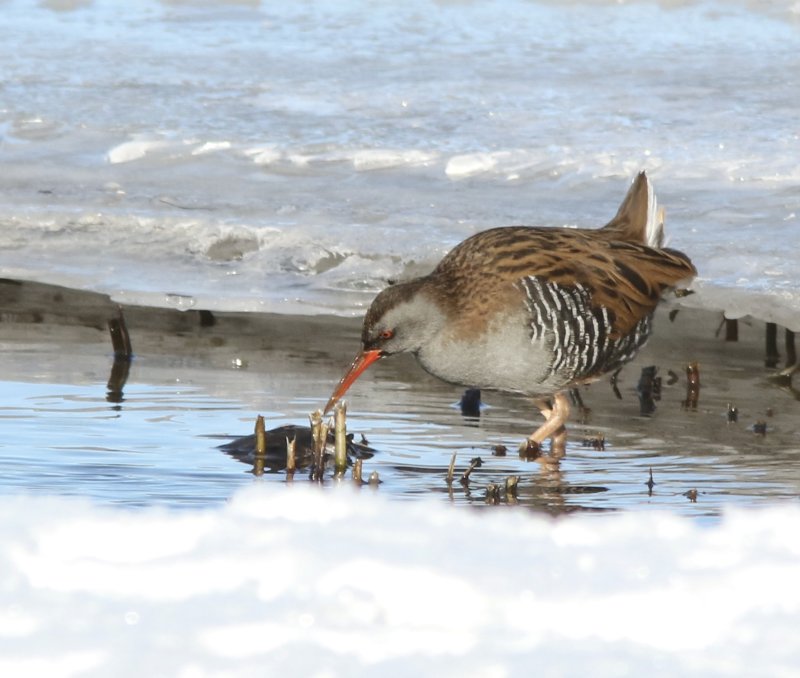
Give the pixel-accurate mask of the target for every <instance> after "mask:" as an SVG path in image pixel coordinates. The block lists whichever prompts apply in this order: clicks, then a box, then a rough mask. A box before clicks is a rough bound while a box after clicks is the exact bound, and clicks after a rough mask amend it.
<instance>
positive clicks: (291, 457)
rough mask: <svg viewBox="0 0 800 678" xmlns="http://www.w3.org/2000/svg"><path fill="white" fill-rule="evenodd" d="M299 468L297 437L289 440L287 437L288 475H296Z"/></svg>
mask: <svg viewBox="0 0 800 678" xmlns="http://www.w3.org/2000/svg"><path fill="white" fill-rule="evenodd" d="M296 468H297V436H294V437H293V438H292V439H291V440H289V436H286V474H287V475H294V472H295V469H296Z"/></svg>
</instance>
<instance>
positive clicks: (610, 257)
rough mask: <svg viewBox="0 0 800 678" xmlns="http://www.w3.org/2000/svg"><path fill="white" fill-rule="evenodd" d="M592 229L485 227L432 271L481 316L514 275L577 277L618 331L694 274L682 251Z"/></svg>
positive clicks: (562, 280) (507, 291)
mask: <svg viewBox="0 0 800 678" xmlns="http://www.w3.org/2000/svg"><path fill="white" fill-rule="evenodd" d="M598 233H599V231H588V230H579V229H564V228H531V227H526V226H512V227H508V228H496V229H491V230H489V231H483V232H481V233H478V234H476V235H474V236H472V237H471V238H468V239H467V240H465V241H464V242H462V243H461V244H460V245H458V246H457V247H456V248H455V249H453V250H452V251H451V252H450V253H449V254H448V255H447V256H446V257H445V258H444V259H442V261H441V262H440V263H439V265H438V266H437V268H436V269H435V270H434V272H433V273H432V274H431V275H432V276H433V277H435V278H437V279H438V281H439V285H438V287H439V288H440V289H441V290H442V293H446V291H447V290H450V291H451V294H452V296H451V298H450V299H449V303H451V304H454V305H456V306H460V311H461V312H462V313H469V312H472V313H473V314H482V315H483V316H484V318H485V317H486V314H491V313H492V312H493V306H496V305H497V302H498V300H502V299H503V298H507V297H509V296H511V295H513V294H514V292H513V291H512V289H513V288H514V285H513V283H516V282H517V281H519V280H520V279H521V278H524V277H527V276H536V277H540V278H542V279H544V280H547V281H550V282H553V283H556V284H559V285H564V286H574V285H575V284H576V283H580V284H581V285H583V286H584V287H585V288H587V289H588V290H589V293H590V296H591V303H592V306H593V307H595V308H601V307H604V308H606V309H607V310H608V311H609V313H610V315H611V318H612V319H613V322H612V327H613V334H614V335H615V336H617V337H618V336H624V335H626V334H627V333H628V332H630V331H631V330H632V329H633V328H634V326H635V325H636V323H637V322H639V321H640V320H641V319H642V318H643V317H645V316H646V315H648V314H649V313H651V312H652V311H653V310H654V309H655V307H656V305H657V304H658V301H659V299H660V298H661V296H662V294H663V293H664V292H665V291H666V290H667V289H669V288H671V287H674V286H675V285H677V284H678V283H681V282H683V281H687V280H688V279H690V278H692V277H693V276H694V275H696V270H695V268H694V266H693V265H692V263H691V261H690V260H689V258H688V257H687V256H686V255H685V254H683V253H681V252H678V251H676V250H671V249H666V248H662V249H655V248H652V247H647V246H645V245H640V244H636V243H631V242H622V241H616V240H610V239H608V238H607V237H606V236H605V235H604V236H598V235H597V234H598ZM510 283H511V284H510ZM467 302H469V308H467V306H466V304H467ZM470 309H471V310H470ZM478 319H479V318H478V317H476V318H475V320H476V321H477V320H478Z"/></svg>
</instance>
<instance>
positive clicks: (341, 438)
mask: <svg viewBox="0 0 800 678" xmlns="http://www.w3.org/2000/svg"><path fill="white" fill-rule="evenodd" d="M334 417H335V427H334V431H335V436H334V448H333V449H334V452H333V470H334V472H335V474H336V475H337V476H338V477H342V476H343V475H344V474H345V472H346V471H347V423H346V418H347V405H346V404H345V403H343V402H340V403H338V404H337V405H336V409H335V410H334Z"/></svg>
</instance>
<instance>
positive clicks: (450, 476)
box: [447, 452, 456, 485]
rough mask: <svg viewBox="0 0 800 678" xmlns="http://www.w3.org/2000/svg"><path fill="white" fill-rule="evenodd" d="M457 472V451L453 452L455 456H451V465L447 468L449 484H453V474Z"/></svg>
mask: <svg viewBox="0 0 800 678" xmlns="http://www.w3.org/2000/svg"><path fill="white" fill-rule="evenodd" d="M455 472H456V453H455V452H453V456H452V457H450V467H449V468H448V469H447V484H448V485H452V484H453V475H454V474H455Z"/></svg>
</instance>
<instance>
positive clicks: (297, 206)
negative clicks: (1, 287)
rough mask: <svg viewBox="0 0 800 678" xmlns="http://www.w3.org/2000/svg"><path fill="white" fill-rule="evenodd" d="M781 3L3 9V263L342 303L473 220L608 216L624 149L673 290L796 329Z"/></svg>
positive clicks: (786, 21) (226, 293) (792, 129)
mask: <svg viewBox="0 0 800 678" xmlns="http://www.w3.org/2000/svg"><path fill="white" fill-rule="evenodd" d="M799 16H800V14H799V13H798V9H797V5H796V3H793V2H779V1H777V0H775V1H773V2H768V3H758V5H757V6H756V5H755V4H754V3H746V2H736V3H713V2H705V1H703V2H688V3H687V2H674V3H673V2H662V3H657V4H656V3H650V2H630V3H624V4H620V3H617V2H610V1H609V2H589V1H588V0H587V1H586V2H570V3H548V2H533V1H531V2H527V1H523V0H497V1H496V2H488V3H484V2H474V3H473V2H465V3H449V2H432V1H431V0H411V1H410V2H407V3H403V4H402V5H397V4H396V3H364V2H357V1H355V0H353V1H351V2H344V3H336V4H335V5H324V6H321V5H316V4H307V3H301V4H295V3H282V4H275V3H259V2H221V1H218V2H214V1H212V2H202V3H173V2H166V1H165V2H155V1H143V2H140V3H125V4H120V3H116V2H110V1H105V2H103V1H97V2H73V3H70V2H51V3H34V2H27V1H24V0H18V1H10V2H6V3H4V4H3V17H4V23H3V27H2V29H0V30H2V32H3V42H4V49H3V51H2V53H0V72H1V73H2V74H3V75H2V78H3V80H2V85H3V86H2V88H0V149H2V157H3V172H2V177H0V225H1V226H2V228H0V275H3V276H5V277H19V278H26V279H35V280H40V281H45V282H51V283H58V284H64V285H68V286H73V287H78V288H87V289H92V290H97V291H102V292H106V293H109V294H112V295H113V296H114V298H116V299H119V300H122V301H127V302H135V303H142V304H155V305H161V306H170V305H176V304H178V305H179V307H187V308H209V309H225V310H252V311H262V310H270V311H278V312H282V313H304V314H305V313H334V314H340V315H358V314H360V313H361V312H362V310H363V307H364V305H365V304H367V303H368V302H369V300H370V299H371V297H372V295H373V294H374V292H375V291H376V290H377V289H379V288H380V287H382V286H383V285H384V284H385V283H386V280H387V279H390V278H398V277H402V276H404V275H409V274H412V273H417V272H420V271H424V270H426V269H429V268H431V267H432V266H433V265H434V264H435V262H436V261H437V260H438V258H439V257H441V256H442V255H443V254H444V253H445V252H446V251H447V250H448V249H449V248H450V247H452V246H453V245H454V244H456V243H457V242H459V241H460V240H462V239H463V238H464V237H466V236H468V235H470V234H471V233H473V232H475V231H476V230H479V229H482V228H487V227H491V226H497V225H510V224H517V223H529V224H537V225H554V226H559V225H565V224H566V225H578V226H586V227H591V226H598V225H601V224H602V223H605V221H607V220H608V219H609V218H610V217H611V216H612V215H613V214H614V212H615V210H616V207H617V205H618V203H619V201H620V200H621V198H622V196H623V195H624V192H625V190H626V188H627V185H628V182H629V181H630V180H631V178H632V177H633V176H634V175H635V173H636V172H637V171H638V170H640V169H646V170H648V172H649V173H650V176H651V178H652V180H653V182H654V184H655V186H656V190H657V192H658V194H659V201H660V204H662V205H664V206H665V207H666V208H667V215H668V220H667V226H668V233H669V234H670V241H671V244H672V245H673V246H675V247H677V248H680V249H683V250H685V251H686V252H687V253H689V254H690V255H691V256H692V257H693V259H694V260H695V262H696V264H697V267H698V269H699V271H700V280H699V283H698V285H697V290H698V294H697V295H696V296H695V297H693V298H691V300H690V303H693V304H696V305H700V306H706V307H711V308H716V309H725V310H726V311H727V312H728V314H729V315H730V316H732V317H736V316H739V315H742V314H748V313H749V314H754V315H757V316H758V317H760V318H765V319H769V320H774V321H776V322H779V323H780V324H783V325H785V326H787V327H790V328H792V329H795V330H800V320H798V318H800V313H798V311H800V294H798V292H797V276H798V270H800V269H798V266H797V263H796V257H795V256H794V253H795V252H797V251H798V250H799V249H800V227H798V221H797V215H798V213H800V164H798V161H797V158H798V157H800V153H799V151H800V130H798V126H797V116H796V111H797V107H798V103H800V100H799V99H798V96H799V95H798V88H797V86H796V85H797V83H796V78H795V77H794V76H793V74H794V73H797V72H800V56H798V54H800V49H798V48H799V47H800V36H799V35H798V23H797V21H798V17H799ZM176 300H177V301H176Z"/></svg>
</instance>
